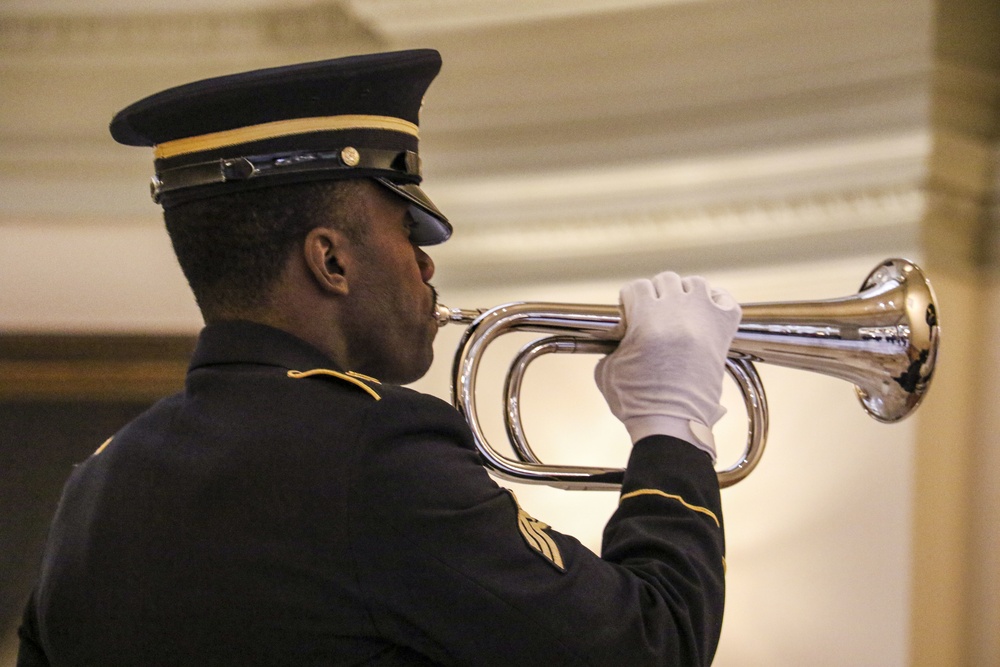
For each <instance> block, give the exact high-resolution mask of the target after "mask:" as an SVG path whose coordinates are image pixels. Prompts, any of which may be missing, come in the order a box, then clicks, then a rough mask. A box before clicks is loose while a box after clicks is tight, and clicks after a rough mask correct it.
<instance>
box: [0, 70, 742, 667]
mask: <svg viewBox="0 0 1000 667" xmlns="http://www.w3.org/2000/svg"><path fill="white" fill-rule="evenodd" d="M439 67H440V60H439V57H438V55H437V53H436V52H434V51H407V52H399V53H388V54H377V55H371V56H358V57H353V58H346V59H339V60H334V61H326V62H321V63H312V64H307V65H299V66H293V67H286V68H278V69H271V70H262V71H257V72H250V73H245V74H240V75H235V76H231V77H223V78H219V79H212V80H208V81H202V82H198V83H194V84H190V85H188V86H182V87H180V88H176V89H172V90H168V91H165V92H163V93H160V94H158V95H154V96H152V97H150V98H147V99H145V100H143V101H140V102H138V103H136V104H134V105H132V106H131V107H129V108H127V109H125V110H124V111H122V112H121V113H119V114H118V115H117V116H116V118H115V119H114V121H113V122H112V125H111V131H112V134H113V136H114V137H115V138H116V139H117V140H119V141H121V142H124V143H127V144H135V145H152V146H155V153H156V158H157V159H156V171H157V176H156V178H155V179H154V195H155V197H156V198H157V200H158V201H159V202H160V203H161V204H162V205H163V206H164V216H165V220H166V223H167V228H168V231H169V232H170V236H171V240H172V243H173V245H174V248H175V251H176V254H177V256H178V259H179V261H180V264H181V267H182V268H183V270H184V272H185V275H186V277H187V278H188V281H189V283H190V284H191V287H192V290H193V292H194V294H195V297H196V299H197V301H198V304H199V307H200V308H201V310H202V313H203V315H204V318H205V321H206V327H205V329H204V330H203V331H202V333H201V335H200V338H199V342H198V347H197V350H196V351H195V354H194V358H193V359H192V362H191V367H190V371H189V374H188V378H187V383H186V387H185V390H184V391H183V392H182V393H180V394H178V395H175V396H172V397H170V398H167V399H165V400H163V401H161V402H160V403H158V404H157V405H155V406H154V407H153V408H152V409H150V410H149V411H148V412H146V413H145V414H143V415H142V416H140V417H138V418H137V419H136V420H135V421H134V422H132V423H131V424H129V425H127V426H125V427H124V428H123V429H122V430H121V431H120V432H119V433H117V434H116V435H115V436H114V437H113V438H111V439H109V441H108V442H106V443H105V444H104V445H102V446H101V447H100V448H99V449H98V451H97V452H95V454H94V455H93V456H91V457H90V458H89V459H88V460H87V461H85V462H83V463H82V464H81V465H79V466H78V467H77V468H76V470H74V472H73V474H72V475H71V477H70V479H69V481H68V483H67V485H66V488H65V490H64V493H63V498H62V500H61V502H60V505H59V508H58V510H57V512H56V516H55V518H54V521H53V524H52V528H51V532H50V536H49V542H48V545H47V548H46V552H45V555H44V558H43V562H42V568H41V576H40V579H39V582H38V585H37V587H36V589H35V591H34V593H33V595H32V597H31V599H30V601H29V603H28V606H27V609H26V612H25V618H24V623H23V626H22V628H21V650H20V656H19V664H21V665H45V664H51V665H89V664H100V665H191V664H197V665H221V664H225V665H255V664H260V665H279V664H288V665H314V664H317V665H318V664H324V665H327V664H378V665H397V664H454V665H472V664H482V665H534V664H538V665H579V664H595V665H612V664H613V665H639V664H674V665H697V664H708V663H710V662H711V660H712V656H713V654H714V651H715V647H716V644H717V642H718V637H719V632H720V627H721V621H722V608H723V590H724V583H723V571H724V560H723V559H724V542H723V531H722V515H721V508H720V501H719V489H718V484H717V480H716V477H715V474H714V470H713V468H712V459H713V457H714V447H713V442H712V437H711V431H710V429H711V426H712V425H713V424H714V423H715V421H716V420H717V419H718V418H719V417H720V416H721V413H722V408H721V407H720V406H719V396H720V393H721V382H722V371H723V360H724V357H725V354H726V350H727V349H728V347H729V343H730V341H731V339H732V336H733V334H734V332H735V328H736V324H737V322H738V320H739V307H738V306H737V305H736V304H735V303H734V302H733V301H732V299H731V298H730V297H728V295H726V294H725V293H723V292H718V291H715V290H712V289H711V288H709V287H708V285H707V284H705V282H704V281H702V280H700V279H681V278H680V277H678V276H676V275H674V274H662V275H660V276H657V277H656V278H655V279H654V280H652V281H637V282H635V283H632V284H630V285H629V286H627V287H626V288H624V289H623V290H622V300H623V307H624V309H625V319H626V321H627V329H626V331H625V335H624V339H623V341H622V343H621V345H620V347H619V348H618V350H617V351H616V352H615V353H613V354H611V355H609V356H608V357H606V358H605V359H603V360H602V361H601V362H600V363H599V366H598V370H597V381H598V385H599V387H600V388H601V390H602V392H603V393H604V394H605V396H606V398H607V400H608V403H609V405H610V406H611V408H612V411H613V412H614V413H615V414H616V416H618V417H619V418H620V419H622V421H623V422H624V423H625V425H626V427H627V429H628V430H629V432H630V434H631V436H632V439H633V442H634V443H635V446H634V450H633V454H632V456H631V460H630V462H629V466H628V471H627V474H626V479H625V483H624V486H623V489H622V492H623V493H622V500H621V505H620V509H619V510H618V511H617V513H616V514H615V516H614V517H613V518H612V519H611V520H610V522H609V523H608V525H607V528H606V531H605V539H604V545H603V553H602V556H601V557H598V556H596V555H595V554H593V553H592V552H590V551H589V550H588V549H586V548H584V547H583V546H582V545H581V544H579V542H577V541H576V540H574V539H573V538H572V537H569V536H566V535H562V534H560V533H558V532H556V531H554V530H552V529H551V528H549V527H548V526H546V525H545V524H543V523H540V522H538V521H535V520H534V519H532V518H531V517H529V516H528V515H527V514H525V513H524V512H523V511H522V510H520V509H519V508H518V506H517V503H516V500H515V499H514V497H513V495H512V494H510V493H509V492H507V491H505V490H504V489H502V488H500V487H499V486H497V485H496V484H495V483H494V482H493V481H492V480H491V479H490V478H489V477H488V475H487V473H486V472H485V470H484V469H483V468H482V466H481V463H480V461H479V459H478V457H477V455H476V453H475V450H474V448H473V446H472V442H471V436H470V433H469V429H468V427H467V425H466V424H465V423H464V421H463V420H462V419H461V417H460V416H459V414H458V413H457V412H456V411H455V410H454V409H452V408H451V406H448V405H447V404H445V403H443V402H441V401H439V400H437V399H435V398H433V397H429V396H425V395H421V394H418V393H416V392H413V391H411V390H409V389H406V388H403V387H400V386H398V385H400V384H403V383H407V382H411V381H413V380H415V379H417V378H419V377H420V376H422V375H423V374H424V373H425V372H426V371H427V369H428V367H429V366H430V364H431V360H432V342H433V339H434V336H435V332H436V328H437V326H436V322H435V319H434V317H433V311H434V306H435V301H436V299H435V293H434V291H433V289H432V288H431V287H430V285H429V281H430V279H431V277H432V275H433V273H434V264H433V262H432V261H431V259H430V257H429V256H428V255H427V254H426V253H425V252H424V250H423V249H422V247H423V246H425V245H430V244H435V243H440V242H442V241H444V240H446V239H447V238H448V236H449V235H450V234H451V226H450V224H449V223H448V221H447V220H446V219H445V217H444V216H443V215H442V214H441V213H440V211H438V210H437V208H436V207H435V206H434V204H433V203H431V201H430V200H429V199H428V198H427V197H426V196H425V195H424V194H423V192H422V191H421V190H420V188H419V187H418V183H419V181H420V175H419V160H418V158H417V114H418V110H419V108H420V102H421V100H422V98H423V94H424V91H425V90H426V88H427V86H428V85H429V84H430V82H431V80H432V79H433V78H434V76H435V75H436V74H437V71H438V69H439ZM666 315H669V317H667V316H666ZM375 378H378V379H375Z"/></svg>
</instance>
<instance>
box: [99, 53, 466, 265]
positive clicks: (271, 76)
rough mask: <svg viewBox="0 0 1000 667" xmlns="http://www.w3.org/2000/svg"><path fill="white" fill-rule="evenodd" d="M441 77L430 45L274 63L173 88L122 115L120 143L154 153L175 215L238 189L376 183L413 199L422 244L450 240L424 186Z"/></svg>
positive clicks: (161, 190) (158, 192)
mask: <svg viewBox="0 0 1000 667" xmlns="http://www.w3.org/2000/svg"><path fill="white" fill-rule="evenodd" d="M440 69H441V57H440V55H439V54H438V52H437V51H434V50H431V49H420V50H412V51H396V52H390V53H377V54H370V55H359V56H350V57H346V58H337V59H334V60H324V61H320V62H312V63H304V64H299V65H290V66H286V67H274V68H270V69H262V70H255V71H252V72H243V73H240V74H233V75H230V76H222V77H216V78H212V79H206V80H203V81H196V82H194V83H189V84H187V85H183V86H178V87H176V88H170V89H168V90H165V91H163V92H160V93H157V94H155V95H152V96H150V97H147V98H145V99H143V100H140V101H138V102H136V103H135V104H132V105H131V106H129V107H127V108H125V109H123V110H122V111H120V112H119V113H118V114H117V115H115V117H114V119H113V120H112V121H111V136H113V137H114V139H115V140H116V141H118V142H119V143H122V144H127V145H130V146H152V147H153V148H154V158H155V161H154V164H155V169H156V175H155V176H154V177H153V183H152V192H153V200H154V201H156V202H158V203H160V204H161V205H163V207H164V208H170V207H172V206H177V205H178V204H181V203H184V202H187V201H193V200H197V199H204V198H208V197H213V196H217V195H219V194H224V193H228V192H234V191H237V190H245V189H249V188H259V187H267V186H271V185H278V184H285V183H298V182H304V181H317V180H332V179H345V178H372V179H374V180H375V181H377V182H378V183H380V184H381V185H383V186H384V187H386V188H389V189H390V190H391V191H392V192H394V193H396V194H397V195H399V196H400V197H403V198H404V199H406V200H407V201H409V202H410V211H411V214H412V216H413V219H414V222H415V227H414V230H413V233H412V238H413V239H414V240H415V241H416V242H417V243H419V244H421V245H431V244H434V243H441V242H443V241H445V240H447V239H448V237H449V236H450V235H451V231H452V228H451V225H450V224H449V223H448V220H447V218H445V216H444V215H443V214H442V213H441V211H439V210H438V209H437V207H436V206H435V205H434V203H433V202H432V201H431V200H430V199H429V198H428V197H427V195H425V194H424V192H423V191H422V190H421V189H420V187H419V183H420V181H421V174H420V157H419V154H418V152H417V145H418V139H419V136H418V135H419V132H418V125H419V118H418V115H419V111H420V105H421V103H422V101H423V97H424V93H425V92H426V91H427V87H428V86H430V84H431V81H433V80H434V77H435V76H437V73H438V71H439V70H440Z"/></svg>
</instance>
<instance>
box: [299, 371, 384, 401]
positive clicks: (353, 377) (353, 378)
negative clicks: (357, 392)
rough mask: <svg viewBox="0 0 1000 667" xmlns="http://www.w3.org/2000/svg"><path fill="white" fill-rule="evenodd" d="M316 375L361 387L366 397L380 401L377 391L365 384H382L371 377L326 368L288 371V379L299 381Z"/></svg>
mask: <svg viewBox="0 0 1000 667" xmlns="http://www.w3.org/2000/svg"><path fill="white" fill-rule="evenodd" d="M317 375H326V376H330V377H335V378H338V379H340V380H344V381H345V382H350V383H351V384H353V385H354V386H356V387H361V388H362V389H364V390H365V391H366V392H367V393H368V395H370V396H371V397H372V398H374V399H375V400H376V401H380V400H382V397H381V396H380V395H379V393H378V392H377V391H375V390H374V389H372V388H371V387H369V386H368V384H367V383H369V382H371V383H372V384H382V383H381V382H379V381H378V380H376V379H375V378H373V377H369V376H367V375H362V374H361V373H355V372H354V371H347V372H346V373H341V372H339V371H332V370H330V369H328V368H314V369H312V370H310V371H288V377H290V378H292V379H295V380H299V379H302V378H308V377H314V376H317Z"/></svg>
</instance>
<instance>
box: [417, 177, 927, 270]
mask: <svg viewBox="0 0 1000 667" xmlns="http://www.w3.org/2000/svg"><path fill="white" fill-rule="evenodd" d="M924 207H925V197H924V193H923V191H922V189H921V188H919V187H918V186H916V185H912V184H911V185H899V186H895V187H886V188H882V189H867V190H858V191H853V192H839V193H834V194H825V195H816V196H805V197H800V198H789V199H782V200H767V201H756V202H744V203H742V204H728V205H718V206H704V207H696V208H688V209H661V210H649V211H645V212H642V213H637V214H632V215H625V216H612V215H601V216H593V217H590V218H583V219H581V218H574V219H572V220H568V219H566V220H559V221H552V220H550V221H546V222H544V223H524V224H516V225H504V226H495V227H494V226H487V225H483V226H472V227H470V228H467V229H463V228H461V227H459V228H458V231H457V232H456V235H455V237H454V239H453V240H451V241H449V243H448V244H446V245H444V246H441V247H440V248H435V249H433V250H432V253H433V256H434V258H435V260H437V261H438V263H439V265H440V266H441V267H443V268H442V270H441V271H439V273H440V277H439V280H438V282H439V283H441V284H442V285H443V286H454V287H468V286H473V285H478V284H496V283H497V281H503V282H520V281H524V282H527V281H531V280H534V279H536V278H538V277H539V276H541V275H547V276H549V277H550V279H551V276H552V275H559V276H560V277H561V278H563V279H567V280H572V279H584V278H587V277H591V276H593V275H602V276H605V277H607V276H615V275H632V274H645V273H648V272H649V271H650V270H654V271H655V270H662V269H664V268H671V269H674V270H706V269H709V268H722V267H726V266H736V265H743V266H747V265H764V264H768V263H771V262H775V261H794V260H799V259H807V258H809V257H817V256H825V257H830V256H835V255H839V254H844V253H853V254H858V253H872V252H874V253H877V252H904V253H905V252H914V251H916V249H917V243H916V238H917V234H918V226H919V222H920V220H921V218H922V217H923V214H924Z"/></svg>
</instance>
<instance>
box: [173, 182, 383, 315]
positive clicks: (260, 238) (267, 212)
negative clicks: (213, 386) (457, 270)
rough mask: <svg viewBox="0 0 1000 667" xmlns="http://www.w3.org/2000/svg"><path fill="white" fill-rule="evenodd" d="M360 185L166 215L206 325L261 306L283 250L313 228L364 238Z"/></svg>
mask: <svg viewBox="0 0 1000 667" xmlns="http://www.w3.org/2000/svg"><path fill="white" fill-rule="evenodd" d="M362 183H363V181H359V180H343V181H322V182H315V183H296V184H290V185H279V186H274V187H268V188H261V189H259V190H249V191H242V192H234V193H231V194H225V195H220V196H216V197H211V198H208V199H202V200H196V201H191V202H187V203H184V204H180V205H178V206H175V207H171V208H168V209H165V210H164V212H163V218H164V221H165V222H166V226H167V233H168V234H169V235H170V241H171V243H172V244H173V247H174V253H175V254H176V255H177V260H178V262H179V263H180V265H181V270H182V271H183V272H184V276H185V277H186V278H187V281H188V284H189V285H190V286H191V291H192V292H194V297H195V300H196V301H197V302H198V306H199V308H201V311H202V315H203V316H204V318H205V320H206V321H211V320H213V319H222V318H226V317H234V316H238V314H239V313H241V312H248V311H252V310H256V309H259V308H262V307H265V306H267V304H268V300H269V298H270V293H271V288H272V287H273V285H274V283H275V281H276V280H277V279H278V277H279V276H280V275H281V272H282V270H283V269H284V267H285V263H286V260H287V258H288V254H289V252H291V250H292V249H293V248H294V247H295V246H296V245H299V244H301V243H302V242H303V241H304V240H305V237H306V235H307V234H308V233H309V231H310V230H312V229H314V228H316V227H323V226H326V227H332V228H335V229H339V230H340V231H342V232H343V233H344V234H346V235H347V236H348V238H351V239H352V240H355V241H358V240H361V238H362V237H363V236H364V233H365V229H366V225H365V224H364V209H363V208H362V207H361V206H360V204H359V203H358V202H359V199H360V198H359V197H358V187H360V186H361V184H362Z"/></svg>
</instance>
